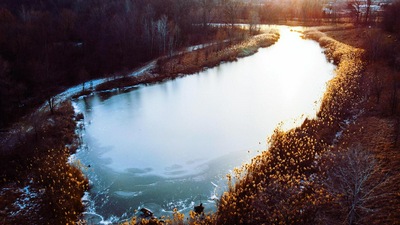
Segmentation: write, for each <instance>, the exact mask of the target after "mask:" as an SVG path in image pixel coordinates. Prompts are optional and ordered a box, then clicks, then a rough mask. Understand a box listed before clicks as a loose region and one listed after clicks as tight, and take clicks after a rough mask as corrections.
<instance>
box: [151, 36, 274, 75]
mask: <svg viewBox="0 0 400 225" xmlns="http://www.w3.org/2000/svg"><path fill="white" fill-rule="evenodd" d="M223 36H224V37H227V35H226V34H225V35H223ZM278 39H279V33H278V31H276V30H270V31H269V32H267V33H263V34H259V35H256V36H252V37H250V38H249V39H246V40H244V41H240V42H239V43H236V44H232V43H231V41H229V42H226V41H224V40H225V39H222V41H219V42H217V43H215V44H212V45H211V46H208V47H205V48H203V49H200V50H196V51H190V52H185V53H183V54H178V55H176V56H174V57H172V58H166V59H160V60H159V61H158V67H157V71H156V72H157V73H159V74H165V75H167V76H171V75H172V76H173V75H179V74H192V73H196V72H199V71H201V70H203V69H205V68H211V67H214V66H217V65H219V64H221V63H222V62H224V61H235V60H237V59H238V58H240V57H245V56H249V55H252V54H254V53H256V52H257V51H258V48H260V47H268V46H270V45H272V44H274V43H275V42H276V41H277V40H278Z"/></svg>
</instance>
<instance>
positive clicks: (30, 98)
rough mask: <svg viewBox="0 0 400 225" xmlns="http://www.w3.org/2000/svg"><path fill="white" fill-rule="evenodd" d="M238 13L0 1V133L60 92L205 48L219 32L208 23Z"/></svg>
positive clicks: (154, 4)
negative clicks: (197, 46) (191, 48)
mask: <svg viewBox="0 0 400 225" xmlns="http://www.w3.org/2000/svg"><path fill="white" fill-rule="evenodd" d="M229 7H233V8H230V9H229ZM238 7H239V5H238V4H237V2H236V1H232V0H218V1H217V0H115V1H107V0H87V1H80V0H40V1H39V0H20V1H14V0H3V1H1V2H0V127H4V126H6V125H7V124H9V123H10V122H12V121H14V120H15V119H17V118H19V117H20V116H21V115H24V114H26V113H27V111H28V110H29V109H31V108H32V107H33V106H35V105H38V104H40V103H41V102H43V100H44V99H46V98H47V97H48V96H51V95H53V94H55V93H57V92H59V91H60V90H62V89H64V88H65V87H68V86H71V85H73V84H78V83H80V82H84V81H86V80H89V79H93V78H95V77H99V76H104V75H111V74H113V73H116V72H118V73H124V72H127V71H129V70H131V69H132V68H135V67H137V66H140V65H141V64H143V63H144V62H147V61H149V60H151V59H153V58H155V57H158V56H160V55H167V54H169V53H171V52H173V51H175V50H177V49H179V48H181V47H182V46H188V45H192V44H198V43H203V42H207V41H209V40H210V39H212V38H213V37H214V36H215V35H216V33H217V32H216V28H214V27H211V26H209V23H210V22H211V21H215V20H216V18H217V17H218V18H228V17H227V15H228V14H229V13H231V12H233V11H235V10H237V9H238ZM232 10H233V11H232ZM234 15H235V16H236V14H234ZM232 18H233V17H232ZM232 21H233V20H232ZM232 24H233V22H232Z"/></svg>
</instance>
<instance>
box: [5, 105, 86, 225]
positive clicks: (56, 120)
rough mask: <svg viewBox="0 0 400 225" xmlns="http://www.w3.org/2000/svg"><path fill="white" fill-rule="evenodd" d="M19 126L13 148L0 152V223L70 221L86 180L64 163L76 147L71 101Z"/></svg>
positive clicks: (77, 212)
mask: <svg viewBox="0 0 400 225" xmlns="http://www.w3.org/2000/svg"><path fill="white" fill-rule="evenodd" d="M20 125H21V131H20V133H19V134H15V135H16V136H18V137H19V138H18V140H16V141H18V143H17V144H16V145H15V148H14V149H12V151H2V152H1V153H0V154H1V156H0V167H1V180H0V202H1V203H0V223H1V224H75V223H76V221H78V217H79V216H80V214H81V213H82V212H83V210H84V208H83V205H82V202H81V198H82V196H83V192H84V191H85V190H87V188H88V181H87V180H86V178H84V177H83V175H82V172H81V171H80V170H79V169H78V168H76V167H74V166H72V165H70V164H69V163H68V157H69V156H70V154H71V153H73V152H75V151H76V148H77V146H78V143H77V142H76V141H77V137H76V135H75V129H76V118H75V115H74V110H73V108H72V106H71V104H70V103H69V102H65V103H62V104H61V105H59V106H57V107H56V108H55V110H54V113H53V114H51V113H50V112H48V111H47V110H43V111H40V112H37V113H36V114H34V115H33V116H32V118H29V120H28V121H25V122H20Z"/></svg>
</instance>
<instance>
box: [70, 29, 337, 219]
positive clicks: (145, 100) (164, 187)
mask: <svg viewBox="0 0 400 225" xmlns="http://www.w3.org/2000/svg"><path fill="white" fill-rule="evenodd" d="M333 74H334V66H333V65H332V64H330V63H329V62H328V61H327V60H326V58H325V56H324V54H323V49H321V48H320V47H319V45H318V43H316V42H314V41H311V40H303V39H301V38H300V34H299V33H297V32H291V31H290V29H289V28H281V38H280V40H279V41H278V42H277V43H276V44H275V45H273V46H271V47H269V48H266V49H260V51H259V52H258V53H257V54H255V55H253V56H250V57H247V58H243V59H240V60H238V61H237V62H232V63H224V64H222V65H220V66H218V67H216V68H212V69H208V70H206V71H204V72H201V73H198V74H195V75H190V76H186V77H183V78H178V79H175V80H170V81H166V82H163V83H159V84H153V85H148V86H140V87H137V88H135V89H133V90H130V91H128V92H126V93H103V94H96V95H94V96H90V97H87V98H84V99H81V100H78V101H76V102H75V104H76V107H77V108H78V110H80V111H82V112H83V113H84V114H85V125H86V129H85V131H84V136H83V139H84V143H85V146H84V147H83V148H82V149H81V150H80V151H79V152H78V153H77V154H76V157H77V158H78V159H79V160H80V161H81V163H82V164H83V165H86V166H88V167H87V168H86V169H84V172H85V173H86V174H87V175H88V177H89V179H90V180H91V182H92V183H91V184H92V189H91V191H90V193H89V194H88V196H87V198H88V201H89V203H90V208H89V210H88V213H87V215H88V218H89V217H90V220H91V222H92V223H100V221H103V223H105V221H116V220H120V219H123V218H128V217H130V216H132V215H134V210H135V209H139V208H141V207H147V208H150V209H151V210H153V211H154V213H155V215H157V216H161V215H168V214H170V213H172V210H173V209H174V208H177V209H178V210H180V211H181V212H184V213H187V212H188V211H189V210H191V209H193V207H194V205H197V204H199V203H200V202H203V205H205V207H206V211H212V210H215V203H214V200H212V199H213V197H215V196H219V195H220V194H221V193H222V192H223V191H224V187H225V184H226V180H225V175H226V174H227V173H229V171H230V170H231V169H233V168H234V167H237V166H240V165H241V164H242V163H243V162H246V161H248V160H249V159H250V158H251V157H253V156H254V155H255V154H257V153H258V152H259V151H262V150H265V149H266V139H267V137H268V136H269V135H271V134H272V132H273V130H274V129H275V128H276V127H277V125H278V124H279V123H280V122H284V126H283V127H284V128H286V129H288V128H290V127H293V126H295V125H298V124H299V123H301V122H302V121H303V120H304V117H306V116H309V117H312V116H315V113H316V110H317V109H318V107H319V101H320V99H321V97H322V95H323V92H324V90H325V88H326V82H327V81H328V80H330V79H331V78H332V77H333ZM302 116H303V117H302ZM299 118H300V119H299ZM89 165H90V167H89ZM100 215H101V217H100Z"/></svg>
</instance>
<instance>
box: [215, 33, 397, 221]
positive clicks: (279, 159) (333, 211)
mask: <svg viewBox="0 0 400 225" xmlns="http://www.w3.org/2000/svg"><path fill="white" fill-rule="evenodd" d="M305 35H306V37H308V38H313V39H315V40H317V41H318V42H319V43H320V44H321V45H322V46H323V47H324V48H325V49H326V55H327V56H328V58H329V59H331V60H333V61H334V62H335V64H336V65H337V69H336V76H335V77H334V78H333V79H332V80H331V81H330V82H329V84H328V87H327V91H326V93H325V95H324V98H323V102H322V105H321V108H320V110H319V112H318V115H317V118H315V119H312V120H309V119H306V120H305V121H304V123H303V124H302V126H300V127H298V128H295V129H293V130H290V131H288V132H283V131H280V130H279V129H277V130H276V131H275V134H274V135H273V136H272V137H271V139H270V141H269V142H270V143H269V144H270V147H269V149H268V150H267V151H265V152H263V153H262V154H261V155H259V156H257V157H255V158H254V159H253V160H252V161H251V163H250V164H248V165H245V166H243V167H242V168H241V169H236V170H235V173H234V174H232V175H228V182H229V190H228V191H227V192H225V193H224V195H223V196H222V198H221V202H220V204H219V207H218V212H217V217H216V218H217V219H216V221H215V222H216V224H365V223H367V222H368V223H370V224H381V223H384V224H395V223H397V222H398V221H399V216H400V213H399V212H398V211H396V208H397V209H398V208H399V207H400V202H399V200H398V199H399V198H398V196H399V192H398V187H399V178H398V175H396V174H398V170H399V169H400V164H399V156H398V148H397V147H395V146H396V140H397V136H398V134H395V132H396V131H397V130H398V123H396V122H395V121H394V119H393V118H391V119H378V118H376V117H370V115H369V112H368V111H366V106H367V105H368V104H367V103H368V102H369V104H371V102H370V100H366V98H365V93H366V91H367V92H368V88H370V87H371V86H372V85H373V83H372V82H370V83H367V84H365V82H367V81H368V80H371V79H367V78H368V77H367V76H368V75H366V73H365V71H366V69H365V68H369V67H370V64H367V61H366V60H365V57H366V54H365V52H364V50H362V49H359V48H354V47H352V46H350V45H346V44H344V43H341V42H338V41H336V40H334V39H332V38H329V37H327V36H326V35H325V34H323V33H321V32H318V31H313V30H310V31H307V32H306V33H305ZM368 53H369V52H368ZM384 83H386V82H384ZM395 98H396V99H397V96H395ZM384 104H387V102H385V103H384ZM392 105H393V104H392ZM396 110H397V108H396ZM384 111H385V110H383V111H381V113H384ZM380 115H381V116H382V114H380ZM363 125H366V126H368V129H365V128H363ZM383 126H385V129H381V128H383ZM397 133H398V132H397ZM357 171H358V172H357ZM352 187H357V188H356V189H352Z"/></svg>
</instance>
